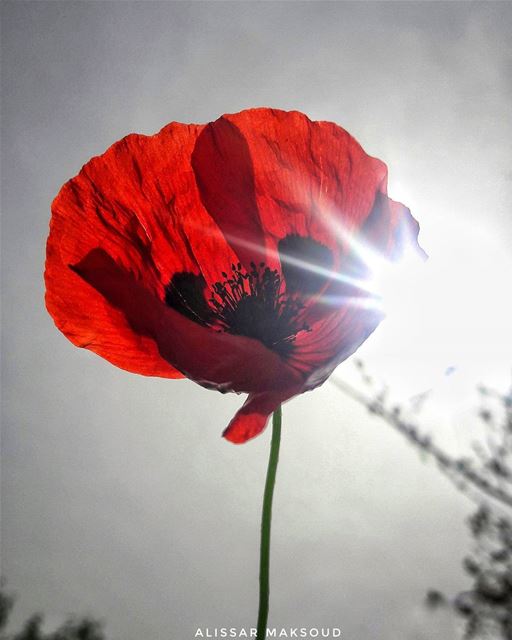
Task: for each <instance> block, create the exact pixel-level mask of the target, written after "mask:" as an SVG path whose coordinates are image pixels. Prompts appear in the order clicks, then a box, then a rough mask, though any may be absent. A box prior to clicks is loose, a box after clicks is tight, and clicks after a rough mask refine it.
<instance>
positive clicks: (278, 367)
mask: <svg viewBox="0 0 512 640" xmlns="http://www.w3.org/2000/svg"><path fill="white" fill-rule="evenodd" d="M73 269H74V270H75V271H76V273H77V274H79V275H80V277H81V278H82V279H83V280H84V282H86V283H88V285H90V287H93V288H94V289H95V290H96V291H97V292H99V293H100V294H101V295H102V296H103V297H104V298H105V299H106V300H108V303H109V304H110V305H111V307H113V308H114V309H116V310H118V311H119V312H121V313H122V314H123V316H124V317H125V318H126V322H127V323H128V324H129V326H130V327H131V329H132V331H133V332H134V333H135V334H137V335H139V336H146V337H147V338H150V339H152V340H153V341H154V342H155V344H156V346H157V348H158V351H159V353H160V355H161V356H162V357H163V358H164V359H165V360H166V361H168V362H169V363H170V364H171V365H172V366H173V367H175V368H176V369H178V370H179V371H181V372H182V373H183V374H184V375H186V376H187V377H188V378H190V379H191V380H194V381H195V382H197V383H198V384H201V385H202V386H204V387H207V388H215V389H217V390H219V391H222V392H227V391H235V392H237V393H239V392H242V393H247V392H263V391H268V390H270V389H272V390H280V389H283V388H288V387H290V386H300V385H301V384H302V382H303V378H302V376H301V375H300V374H299V373H298V372H297V371H295V370H294V369H293V368H292V367H290V366H289V365H288V364H287V363H286V362H285V361H284V360H283V359H282V358H280V357H279V356H278V355H277V354H276V353H274V352H273V351H271V350H270V349H267V348H266V347H265V346H264V345H263V344H262V343H261V342H259V341H258V340H253V339H251V338H246V337H244V336H235V335H232V334H229V333H225V332H220V331H214V330H213V329H210V328H206V327H203V326H201V325H200V324H198V323H196V322H193V321H192V320H190V319H189V318H187V317H186V316H184V315H182V314H181V313H178V312H177V311H175V310H174V309H171V308H170V307H168V306H166V305H165V304H164V303H163V302H162V301H161V300H160V299H159V298H157V297H156V296H155V295H154V294H152V293H151V292H150V291H148V290H147V289H146V288H145V287H144V286H143V285H142V284H141V283H140V282H137V281H136V280H135V279H134V278H133V276H131V274H130V273H128V272H126V271H125V270H124V269H123V268H122V267H120V266H119V265H117V264H116V263H115V262H114V260H113V259H112V258H111V257H110V256H109V255H108V254H106V253H105V252H104V251H102V250H101V249H98V250H95V251H91V252H90V253H89V254H88V255H87V256H86V258H84V259H83V260H82V261H81V262H80V263H78V264H77V265H74V267H73ZM248 363H250V366H248Z"/></svg>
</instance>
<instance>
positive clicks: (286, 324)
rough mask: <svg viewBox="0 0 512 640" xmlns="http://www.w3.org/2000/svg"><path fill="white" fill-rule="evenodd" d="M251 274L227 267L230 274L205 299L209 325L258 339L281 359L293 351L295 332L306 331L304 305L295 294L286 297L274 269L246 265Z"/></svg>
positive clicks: (238, 267)
mask: <svg viewBox="0 0 512 640" xmlns="http://www.w3.org/2000/svg"><path fill="white" fill-rule="evenodd" d="M250 267H251V271H249V272H247V271H245V269H242V265H241V264H240V263H238V264H237V265H234V264H233V265H231V271H232V273H231V275H229V276H228V274H227V273H225V272H222V277H223V278H224V280H223V281H220V282H216V283H215V284H214V285H213V287H212V297H211V298H210V299H209V300H208V302H209V303H210V306H211V309H212V315H211V317H210V318H209V323H210V324H212V325H213V326H218V327H219V328H221V329H222V330H223V331H226V332H227V333H232V334H235V335H242V336H247V337H249V338H255V339H257V340H260V342H262V343H263V344H264V345H266V346H267V347H268V348H269V349H273V350H274V351H276V352H277V353H279V354H280V355H282V356H285V355H288V354H289V353H290V351H291V350H292V349H293V342H294V340H295V337H296V335H297V333H298V332H299V331H309V327H308V326H307V325H306V324H304V323H301V320H300V316H301V312H302V310H303V309H304V304H303V303H302V301H301V299H300V297H299V296H297V295H288V294H286V293H285V292H284V291H283V289H284V287H283V282H282V279H281V276H280V275H279V273H278V271H277V270H273V271H272V270H271V269H270V268H269V267H267V266H265V263H264V262H261V263H260V264H259V266H256V264H255V263H254V262H251V264H250Z"/></svg>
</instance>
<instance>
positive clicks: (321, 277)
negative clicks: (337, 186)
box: [165, 234, 333, 356]
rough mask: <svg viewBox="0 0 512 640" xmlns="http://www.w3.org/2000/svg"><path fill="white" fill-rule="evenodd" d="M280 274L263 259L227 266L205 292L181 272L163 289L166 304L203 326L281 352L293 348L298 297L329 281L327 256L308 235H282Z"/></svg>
mask: <svg viewBox="0 0 512 640" xmlns="http://www.w3.org/2000/svg"><path fill="white" fill-rule="evenodd" d="M278 251H279V257H280V261H281V268H282V273H283V276H281V275H280V274H279V272H278V271H277V270H274V271H272V270H271V269H270V268H269V267H268V266H266V264H265V263H264V262H260V264H259V265H258V266H257V265H256V264H255V263H254V262H251V264H250V271H247V270H246V269H245V268H243V267H242V265H241V264H240V263H238V264H237V265H234V264H233V265H231V273H230V274H229V275H228V274H227V273H225V272H222V273H221V275H222V278H223V279H222V280H219V281H218V282H215V283H214V284H213V286H212V288H211V290H210V291H207V287H206V282H205V280H204V278H203V277H202V276H201V275H195V274H193V273H188V272H181V273H176V274H174V276H173V277H172V279H171V281H170V282H169V284H168V285H167V286H166V287H165V302H166V304H167V305H168V306H169V307H171V308H173V309H175V310H176V311H178V312H179V313H181V314H183V315H184V316H186V317H187V318H190V319H191V320H194V322H197V323H199V324H201V325H202V326H204V327H211V328H213V329H215V330H217V331H225V332H226V333H232V334H234V335H239V336H247V337H248V338H255V339H256V340H259V341H260V342H262V343H263V344H264V345H266V346H267V347H268V348H269V349H272V350H273V351H276V352H277V353H279V354H280V355H282V356H287V355H289V354H290V352H291V351H292V350H293V343H294V341H295V338H296V336H297V333H299V331H309V327H308V326H307V325H306V324H305V323H304V321H303V318H302V316H303V313H302V312H303V310H304V307H305V304H304V299H305V297H307V296H310V295H311V294H314V293H317V292H319V291H320V290H321V289H322V287H323V286H324V284H326V283H327V282H328V280H329V271H330V270H331V269H332V265H333V256H332V253H331V251H330V250H329V249H328V248H327V247H325V246H324V245H322V244H320V243H319V242H316V241H315V240H313V239H312V238H306V237H303V236H299V235H295V234H292V235H288V236H286V237H285V238H283V239H282V240H280V241H279V244H278Z"/></svg>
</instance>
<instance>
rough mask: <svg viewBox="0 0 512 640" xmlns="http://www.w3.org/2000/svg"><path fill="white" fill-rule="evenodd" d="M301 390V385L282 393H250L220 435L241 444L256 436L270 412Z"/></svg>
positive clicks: (265, 424)
mask: <svg viewBox="0 0 512 640" xmlns="http://www.w3.org/2000/svg"><path fill="white" fill-rule="evenodd" d="M301 391H303V389H302V387H301V388H295V389H288V390H287V391H284V392H282V393H251V394H250V395H249V396H248V398H247V400H246V401H245V402H244V404H243V406H242V407H241V409H239V410H238V411H237V412H236V414H235V416H234V417H233V419H232V420H231V422H230V423H229V425H228V426H227V428H226V429H225V431H224V433H223V434H222V435H223V436H224V438H226V439H227V440H229V441H230V442H233V443H234V444H243V443H244V442H247V440H250V439H251V438H254V437H256V436H257V435H259V434H260V433H261V432H262V431H263V430H264V429H265V427H266V426H267V423H268V420H269V417H270V414H271V413H272V412H273V411H275V410H276V409H277V407H278V406H279V405H280V404H282V403H283V402H285V401H286V400H289V399H290V398H291V397H292V396H294V395H296V394H298V393H301Z"/></svg>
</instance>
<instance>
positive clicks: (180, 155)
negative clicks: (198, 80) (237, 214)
mask: <svg viewBox="0 0 512 640" xmlns="http://www.w3.org/2000/svg"><path fill="white" fill-rule="evenodd" d="M202 128H203V127H202V126H199V125H183V124H179V123H172V124H170V125H168V126H167V127H165V128H164V129H163V130H162V131H161V132H160V133H158V134H156V135H154V136H142V135H135V134H134V135H130V136H128V137H126V138H124V139H123V140H121V141H119V142H117V143H115V144H114V145H113V146H112V147H110V149H108V150H107V151H106V152H105V153H104V154H103V155H102V156H99V157H96V158H93V159H92V160H91V161H89V162H88V163H87V164H86V165H85V166H84V167H83V169H82V170H81V172H80V173H79V175H78V176H76V177H75V178H73V179H72V180H70V181H69V182H68V183H66V184H65V185H64V187H63V188H62V189H61V191H60V192H59V194H58V196H57V197H56V198H55V200H54V202H53V205H52V220H51V225H50V235H49V238H48V245H47V261H46V272H45V280H46V305H47V308H48V310H49V312H50V314H51V315H52V316H53V318H54V320H55V323H56V325H57V326H58V328H59V329H60V330H61V331H62V332H63V333H64V334H65V335H66V336H67V337H68V338H69V339H70V340H71V341H72V342H73V343H74V344H76V345H78V346H85V347H87V348H89V349H91V350H92V351H95V352H96V353H98V354H99V355H101V356H102V357H104V358H106V359H107V360H109V361H110V362H112V363H113V364H115V365H117V366H119V367H121V368H123V369H127V370H129V371H133V372H135V373H141V374H144V375H157V376H163V377H182V374H181V373H180V372H178V371H177V370H176V369H175V367H174V366H173V365H172V364H170V363H169V362H166V361H165V359H163V358H162V356H161V354H160V353H159V351H158V348H157V346H156V345H155V344H154V342H152V341H151V338H149V337H144V338H141V336H140V335H137V334H135V333H134V332H133V331H132V329H131V328H130V326H129V324H128V323H127V321H126V319H125V318H124V317H123V315H122V313H120V312H119V310H117V309H113V308H112V307H111V306H110V305H109V302H108V300H106V299H105V298H103V297H102V296H100V295H99V294H98V292H95V291H94V290H92V289H91V288H90V287H88V286H86V285H85V284H84V282H83V280H82V279H80V278H78V277H77V275H76V273H74V272H73V271H71V270H70V268H69V265H72V264H77V263H79V262H80V261H81V260H82V259H83V258H84V257H85V256H86V255H87V254H88V253H89V252H90V251H92V250H94V249H97V248H100V249H103V250H104V251H106V252H107V253H108V254H109V255H110V256H112V258H114V260H115V261H116V262H117V263H118V264H120V265H122V266H123V267H124V268H125V269H126V270H127V271H128V272H130V273H131V274H133V275H134V276H135V277H136V279H137V280H138V281H139V282H141V283H143V284H144V286H145V287H146V288H147V289H148V290H149V291H152V292H153V293H154V294H155V295H157V296H158V297H160V298H163V295H164V293H163V292H164V287H165V285H166V284H167V283H168V282H169V281H170V280H171V278H172V276H173V275H174V274H175V273H176V272H183V271H185V272H191V273H201V274H202V275H203V276H204V278H205V281H206V283H207V285H211V284H212V283H213V282H215V281H217V280H218V279H219V273H220V271H222V270H227V269H229V268H230V266H231V264H232V263H233V262H235V261H236V259H237V257H236V254H235V253H234V252H233V250H232V249H231V247H230V245H229V244H228V243H227V242H226V240H225V238H224V236H223V234H222V233H221V231H220V230H219V228H218V227H217V225H216V224H215V222H214V221H213V220H212V218H211V217H210V216H209V214H208V212H207V211H206V210H205V209H204V207H203V205H202V203H201V200H200V198H199V194H198V191H197V187H196V183H195V178H194V174H193V172H192V169H191V165H190V158H191V154H192V151H193V148H194V144H195V142H196V139H197V136H198V134H199V133H200V131H201V130H202Z"/></svg>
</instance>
